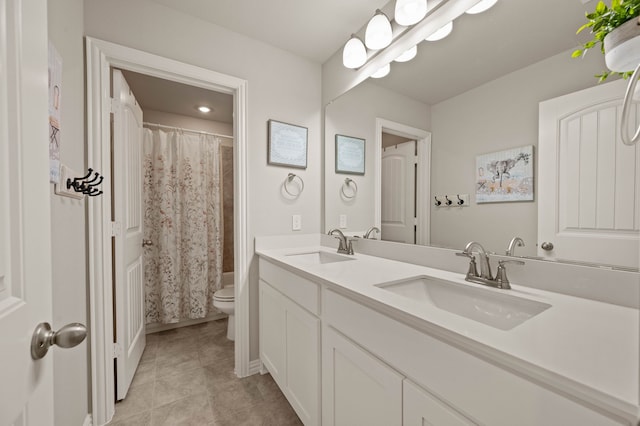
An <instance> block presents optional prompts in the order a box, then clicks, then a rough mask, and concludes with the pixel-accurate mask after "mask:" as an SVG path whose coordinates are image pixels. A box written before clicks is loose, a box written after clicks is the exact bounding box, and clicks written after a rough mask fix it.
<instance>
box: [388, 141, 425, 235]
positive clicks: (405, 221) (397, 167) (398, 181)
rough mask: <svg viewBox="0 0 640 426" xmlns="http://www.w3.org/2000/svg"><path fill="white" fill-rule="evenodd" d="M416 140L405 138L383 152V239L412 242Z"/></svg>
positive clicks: (414, 215)
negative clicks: (408, 140) (406, 139)
mask: <svg viewBox="0 0 640 426" xmlns="http://www.w3.org/2000/svg"><path fill="white" fill-rule="evenodd" d="M415 149H416V142H415V141H411V142H405V143H402V144H399V145H396V146H394V147H389V148H387V149H385V150H384V151H383V153H382V203H381V204H382V206H381V207H382V209H381V210H382V223H381V225H382V229H381V238H382V239H383V240H385V241H396V242H401V243H408V244H415V242H416V241H415V238H416V210H415V208H416V207H415V206H416V193H415V188H416V164H417V158H416V154H415Z"/></svg>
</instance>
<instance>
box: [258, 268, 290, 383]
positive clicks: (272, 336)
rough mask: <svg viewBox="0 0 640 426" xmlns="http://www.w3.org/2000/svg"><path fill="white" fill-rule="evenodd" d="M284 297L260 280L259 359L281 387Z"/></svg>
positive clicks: (284, 348) (284, 357) (284, 317)
mask: <svg viewBox="0 0 640 426" xmlns="http://www.w3.org/2000/svg"><path fill="white" fill-rule="evenodd" d="M284 303H285V301H284V297H283V296H282V295H281V294H280V293H278V292H277V291H275V290H274V289H273V288H272V287H271V286H269V284H267V283H265V282H264V281H262V280H260V360H261V361H262V362H263V363H264V365H265V367H267V370H269V373H271V376H272V377H273V379H274V380H275V381H276V383H278V385H279V386H280V387H281V388H282V387H283V386H284V384H285V383H286V380H287V377H286V369H285V362H286V335H285V326H286V310H285V306H284Z"/></svg>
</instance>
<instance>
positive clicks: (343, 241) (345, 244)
mask: <svg viewBox="0 0 640 426" xmlns="http://www.w3.org/2000/svg"><path fill="white" fill-rule="evenodd" d="M327 234H328V235H333V236H334V237H336V238H337V239H338V241H339V242H340V243H339V244H338V253H342V254H353V244H352V243H351V240H349V239H348V238H347V237H345V235H344V234H343V233H342V231H341V230H339V229H337V228H336V229H332V230H331V231H329V232H327Z"/></svg>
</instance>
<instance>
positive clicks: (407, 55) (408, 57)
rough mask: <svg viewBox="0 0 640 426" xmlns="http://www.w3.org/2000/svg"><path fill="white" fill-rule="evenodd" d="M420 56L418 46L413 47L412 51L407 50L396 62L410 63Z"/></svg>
mask: <svg viewBox="0 0 640 426" xmlns="http://www.w3.org/2000/svg"><path fill="white" fill-rule="evenodd" d="M417 54H418V46H417V45H416V46H413V47H412V48H411V49H408V50H406V51H405V52H404V53H402V54H401V55H400V56H398V57H397V58H396V59H394V61H396V62H408V61H410V60H412V59H413V58H415V57H416V55H417Z"/></svg>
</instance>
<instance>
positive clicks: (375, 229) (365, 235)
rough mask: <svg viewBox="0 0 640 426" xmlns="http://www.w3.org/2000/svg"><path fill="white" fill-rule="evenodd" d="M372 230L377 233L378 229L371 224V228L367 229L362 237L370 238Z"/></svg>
mask: <svg viewBox="0 0 640 426" xmlns="http://www.w3.org/2000/svg"><path fill="white" fill-rule="evenodd" d="M374 232H375V233H378V234H379V233H380V230H379V229H378V228H377V227H375V226H372V227H371V228H369V229H367V232H365V233H364V235H363V236H362V238H371V234H373V233H374Z"/></svg>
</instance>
